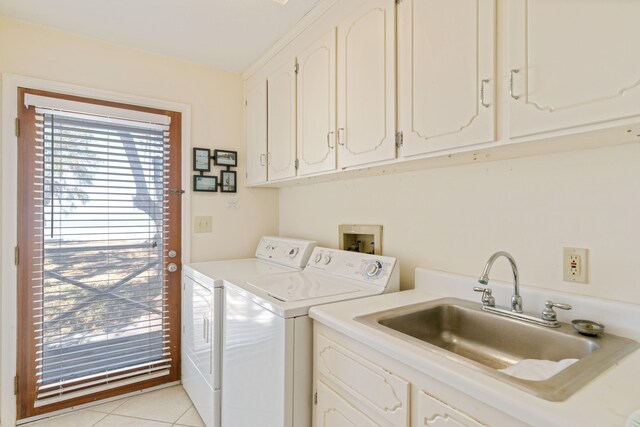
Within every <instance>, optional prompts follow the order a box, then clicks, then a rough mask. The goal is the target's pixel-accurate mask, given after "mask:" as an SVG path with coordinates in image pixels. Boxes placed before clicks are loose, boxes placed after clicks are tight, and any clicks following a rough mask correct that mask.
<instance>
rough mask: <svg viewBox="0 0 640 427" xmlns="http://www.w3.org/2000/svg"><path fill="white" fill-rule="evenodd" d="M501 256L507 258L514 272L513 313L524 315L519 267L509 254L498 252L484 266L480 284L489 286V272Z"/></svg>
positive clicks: (479, 280)
mask: <svg viewBox="0 0 640 427" xmlns="http://www.w3.org/2000/svg"><path fill="white" fill-rule="evenodd" d="M501 256H503V257H505V258H506V259H507V260H509V264H511V270H512V271H513V296H512V297H511V311H513V312H515V313H522V297H521V296H520V279H519V275H518V266H517V265H516V260H515V259H514V258H513V257H512V256H511V255H510V254H509V253H507V252H504V251H498V252H496V253H495V254H493V255H491V256H490V257H489V260H488V261H487V263H486V264H485V266H484V270H483V271H482V275H481V276H480V278H479V279H478V282H480V284H482V285H487V284H488V283H489V272H490V271H491V267H493V263H494V262H495V261H496V259H498V258H500V257H501Z"/></svg>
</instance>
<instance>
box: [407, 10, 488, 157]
mask: <svg viewBox="0 0 640 427" xmlns="http://www.w3.org/2000/svg"><path fill="white" fill-rule="evenodd" d="M398 13H399V15H400V16H399V21H400V22H401V24H400V28H399V36H398V37H399V40H398V46H399V47H398V60H399V72H400V77H401V78H400V80H399V92H400V97H399V98H400V99H399V106H400V112H399V113H400V114H399V118H400V121H401V124H400V129H401V130H402V131H403V133H404V145H403V155H405V156H406V155H414V154H421V153H427V152H433V151H438V150H443V149H448V148H455V147H460V146H465V145H471V144H477V143H483V142H491V141H493V140H494V138H495V135H494V100H493V99H494V96H493V93H494V88H495V78H494V65H493V64H494V45H495V39H494V33H495V30H494V28H495V17H494V16H495V1H494V0H464V1H456V2H451V1H450V0H406V1H404V2H403V3H401V5H400V6H399V12H398Z"/></svg>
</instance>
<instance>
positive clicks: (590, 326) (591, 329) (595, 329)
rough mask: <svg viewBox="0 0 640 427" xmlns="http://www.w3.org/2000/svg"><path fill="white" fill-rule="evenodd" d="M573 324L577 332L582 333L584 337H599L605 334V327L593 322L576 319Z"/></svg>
mask: <svg viewBox="0 0 640 427" xmlns="http://www.w3.org/2000/svg"><path fill="white" fill-rule="evenodd" d="M571 323H573V327H574V328H575V329H576V331H578V332H580V333H581V334H582V335H589V336H592V337H597V336H598V335H600V334H602V333H603V332H604V325H603V324H602V323H598V322H594V321H592V320H582V319H576V320H572V321H571Z"/></svg>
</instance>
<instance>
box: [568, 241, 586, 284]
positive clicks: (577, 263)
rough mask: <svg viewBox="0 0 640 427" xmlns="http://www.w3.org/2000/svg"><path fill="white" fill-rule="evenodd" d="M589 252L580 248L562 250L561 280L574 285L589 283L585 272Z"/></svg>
mask: <svg viewBox="0 0 640 427" xmlns="http://www.w3.org/2000/svg"><path fill="white" fill-rule="evenodd" d="M588 255H589V250H588V249H582V248H563V257H562V260H563V261H562V270H563V274H562V280H564V281H565V282H574V283H589V281H588V276H587V270H588V266H589V259H588Z"/></svg>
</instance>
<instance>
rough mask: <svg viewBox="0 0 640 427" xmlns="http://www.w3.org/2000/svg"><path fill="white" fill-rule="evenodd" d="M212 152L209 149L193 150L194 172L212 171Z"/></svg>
mask: <svg viewBox="0 0 640 427" xmlns="http://www.w3.org/2000/svg"><path fill="white" fill-rule="evenodd" d="M210 159H211V150H210V149H208V148H194V149H193V170H194V171H196V172H209V171H211V160H210Z"/></svg>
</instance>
